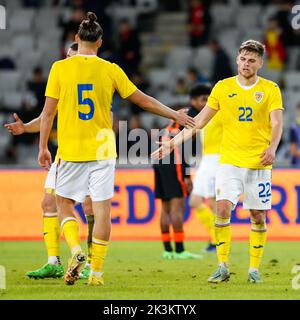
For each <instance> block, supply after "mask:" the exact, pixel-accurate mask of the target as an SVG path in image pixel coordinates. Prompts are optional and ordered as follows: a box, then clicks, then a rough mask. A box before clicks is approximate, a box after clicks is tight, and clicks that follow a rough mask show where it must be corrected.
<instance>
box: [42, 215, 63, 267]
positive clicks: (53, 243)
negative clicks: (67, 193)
mask: <svg viewBox="0 0 300 320" xmlns="http://www.w3.org/2000/svg"><path fill="white" fill-rule="evenodd" d="M43 234H44V242H45V244H46V247H47V251H48V257H56V256H59V238H60V226H59V221H58V216H57V212H44V215H43ZM52 261H53V260H52Z"/></svg>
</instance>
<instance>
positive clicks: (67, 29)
mask: <svg viewBox="0 0 300 320" xmlns="http://www.w3.org/2000/svg"><path fill="white" fill-rule="evenodd" d="M84 18H85V12H84V10H83V9H81V8H77V9H75V10H73V12H72V16H71V19H70V20H69V21H67V22H64V21H62V20H60V22H59V25H60V27H62V28H63V32H62V39H61V41H62V48H63V53H65V47H68V44H69V42H74V39H75V35H76V33H77V32H78V28H79V25H80V23H81V21H82V20H83V19H84Z"/></svg>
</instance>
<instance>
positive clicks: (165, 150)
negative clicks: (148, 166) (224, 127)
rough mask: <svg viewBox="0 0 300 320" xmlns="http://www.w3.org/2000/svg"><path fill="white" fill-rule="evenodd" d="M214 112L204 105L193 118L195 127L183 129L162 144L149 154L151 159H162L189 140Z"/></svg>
mask: <svg viewBox="0 0 300 320" xmlns="http://www.w3.org/2000/svg"><path fill="white" fill-rule="evenodd" d="M216 113H217V111H216V110H214V109H212V108H210V107H209V106H208V105H206V106H205V107H204V108H203V110H202V111H201V112H200V113H199V114H198V115H197V116H196V117H195V118H194V120H195V122H196V127H195V128H193V129H183V130H182V131H180V132H179V133H178V134H177V135H176V136H175V137H174V138H173V139H172V140H170V141H167V142H164V143H162V146H161V147H160V148H159V149H157V150H156V151H154V152H153V153H152V154H151V158H153V159H162V158H163V157H165V156H167V155H168V154H170V153H171V152H172V150H173V149H174V148H175V147H177V146H179V145H180V144H182V143H183V142H184V141H186V140H188V139H189V138H191V137H192V136H193V135H194V134H195V133H196V130H197V129H202V128H204V127H205V126H206V124H207V123H208V122H209V121H210V120H211V119H212V118H213V117H214V116H215V114H216Z"/></svg>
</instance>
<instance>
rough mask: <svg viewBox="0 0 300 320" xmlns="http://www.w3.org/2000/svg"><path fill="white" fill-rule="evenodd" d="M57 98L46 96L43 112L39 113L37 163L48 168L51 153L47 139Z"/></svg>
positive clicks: (50, 161)
mask: <svg viewBox="0 0 300 320" xmlns="http://www.w3.org/2000/svg"><path fill="white" fill-rule="evenodd" d="M57 102H58V100H57V99H54V98H50V97H46V101H45V105H44V109H43V112H42V113H41V126H40V145H39V157H38V161H39V165H40V166H41V167H43V168H46V169H49V168H50V165H51V163H52V160H51V154H50V152H49V150H48V140H49V135H50V131H51V128H52V125H53V120H54V117H55V113H56V106H57Z"/></svg>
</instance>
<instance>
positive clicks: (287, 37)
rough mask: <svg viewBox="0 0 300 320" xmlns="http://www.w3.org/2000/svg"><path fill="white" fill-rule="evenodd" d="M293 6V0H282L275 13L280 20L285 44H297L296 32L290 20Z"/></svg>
mask: <svg viewBox="0 0 300 320" xmlns="http://www.w3.org/2000/svg"><path fill="white" fill-rule="evenodd" d="M292 7H293V1H290V0H285V1H281V3H280V5H279V11H278V12H277V13H276V15H275V18H276V19H277V20H278V24H279V26H280V28H281V30H282V40H283V43H284V46H293V45H295V34H294V30H293V28H292V25H291V21H290V19H291V12H292Z"/></svg>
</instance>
